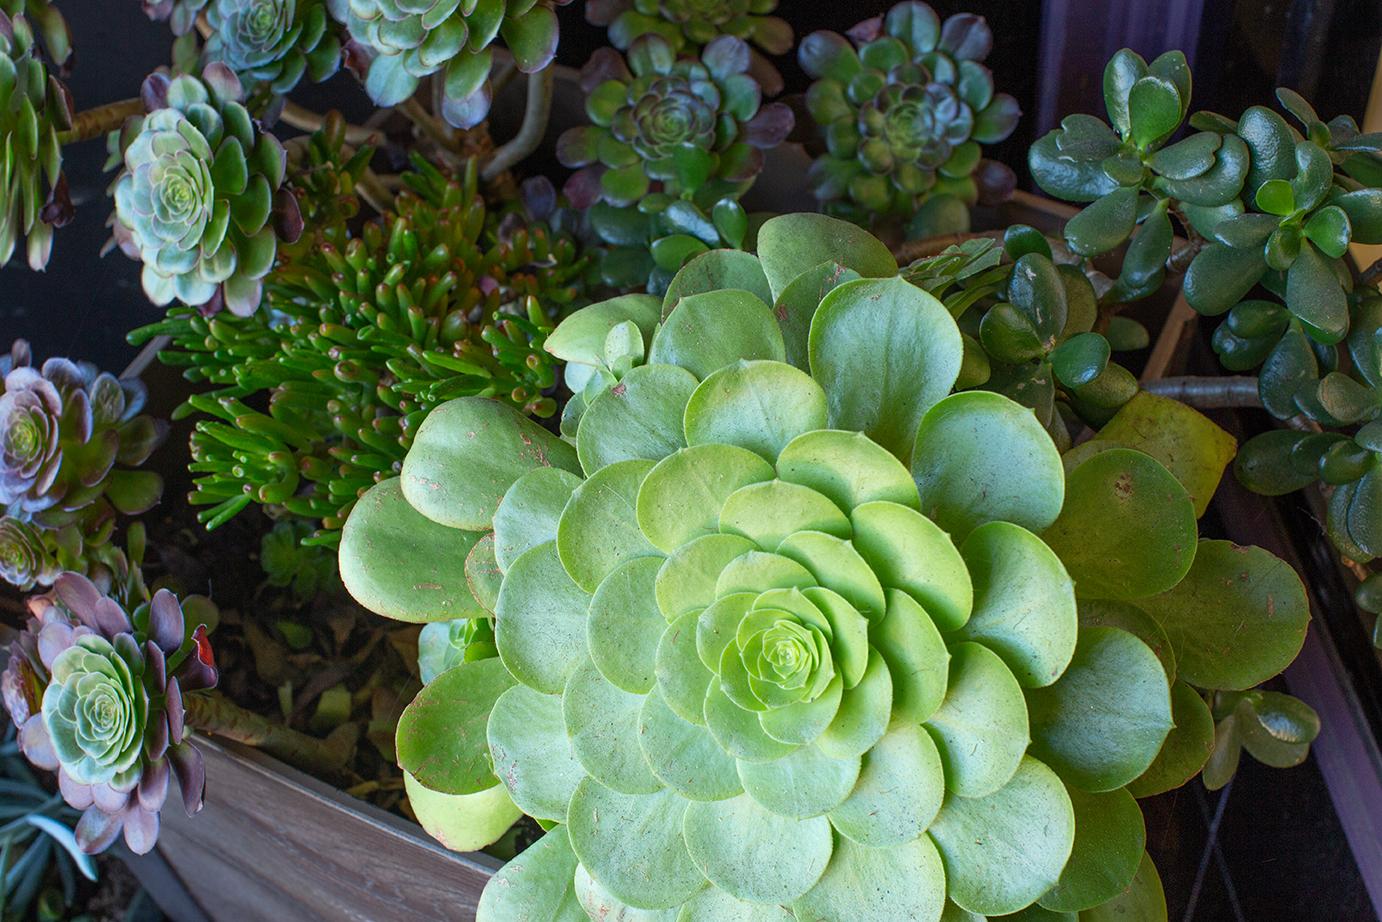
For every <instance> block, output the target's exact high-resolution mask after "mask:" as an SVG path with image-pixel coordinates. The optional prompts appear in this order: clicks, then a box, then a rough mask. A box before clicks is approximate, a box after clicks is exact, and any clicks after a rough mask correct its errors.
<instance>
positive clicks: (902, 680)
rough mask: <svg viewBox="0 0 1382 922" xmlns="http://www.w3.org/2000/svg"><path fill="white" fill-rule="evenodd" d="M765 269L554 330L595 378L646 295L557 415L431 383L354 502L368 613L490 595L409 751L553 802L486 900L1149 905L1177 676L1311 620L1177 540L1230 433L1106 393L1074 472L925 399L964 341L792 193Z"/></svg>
mask: <svg viewBox="0 0 1382 922" xmlns="http://www.w3.org/2000/svg"><path fill="white" fill-rule="evenodd" d="M821 253H830V254H835V255H836V259H839V260H841V262H842V263H844V264H847V265H848V266H849V267H850V268H849V269H848V270H846V269H845V267H844V265H841V264H840V263H834V262H831V263H825V264H819V263H817V259H818V258H819V255H820V254H821ZM758 254H759V255H758V257H757V258H756V259H755V258H754V257H751V256H748V255H747V254H743V253H737V252H729V251H718V252H712V253H709V254H705V255H703V256H702V257H700V258H699V259H698V260H696V261H694V262H693V263H692V264H690V265H688V266H687V268H686V269H684V270H683V272H682V273H681V275H679V276H678V277H677V279H675V280H674V281H673V283H672V288H671V290H669V292H668V294H667V295H666V298H665V300H663V301H661V302H659V301H658V300H657V299H653V298H649V297H648V296H637V295H635V296H625V297H624V298H621V299H617V300H616V301H615V302H605V303H602V304H597V305H593V306H592V307H590V308H588V309H586V310H584V311H581V312H578V313H577V314H575V315H573V317H572V318H570V319H569V320H568V321H566V322H565V323H564V324H563V325H562V327H560V328H559V330H558V333H557V334H554V337H553V339H554V341H555V342H557V343H559V344H560V345H561V346H562V348H563V350H564V351H567V352H570V353H572V354H584V355H587V356H591V357H594V358H592V360H591V361H590V362H589V364H590V365H591V366H592V367H596V366H597V365H598V364H599V363H600V362H601V359H600V356H603V355H605V354H607V352H606V345H605V344H606V341H607V340H613V339H616V338H617V339H621V340H623V339H630V338H631V337H632V336H635V335H637V336H641V335H642V330H641V328H639V327H638V323H637V320H638V319H639V318H640V317H641V316H643V315H644V314H645V313H648V312H652V313H657V314H665V316H663V317H662V320H661V323H660V324H658V325H657V326H656V329H655V332H654V333H653V334H652V336H651V342H650V343H649V344H648V348H647V362H646V363H640V364H635V365H632V366H631V367H628V368H627V369H625V370H623V371H622V373H621V374H619V375H618V376H617V377H616V378H615V382H617V383H607V384H606V385H605V386H604V387H603V388H598V389H596V391H595V393H594V396H593V397H592V398H591V399H590V400H589V402H588V405H587V406H586V407H585V409H584V412H583V413H582V414H581V416H580V418H579V421H578V424H577V426H576V430H575V435H574V438H572V439H570V440H569V441H563V440H559V439H557V438H556V437H554V436H552V435H551V434H550V433H548V432H547V431H546V430H543V429H541V428H540V427H538V426H536V425H534V424H532V423H531V422H529V421H526V420H524V419H522V418H521V417H518V416H517V415H515V414H513V413H512V412H511V411H509V410H507V409H506V408H504V407H502V406H501V405H499V404H497V403H494V402H492V401H484V400H476V399H462V400H458V401H454V402H452V403H449V404H445V405H443V406H442V407H439V408H438V409H437V410H436V411H434V413H433V414H432V415H431V416H430V417H429V419H428V420H427V422H426V423H425V424H424V426H423V427H422V429H421V431H420V432H419V434H418V437H417V439H416V441H415V442H414V445H413V447H412V449H411V450H410V452H409V455H408V457H407V459H406V460H405V462H404V468H403V474H402V477H401V478H400V479H399V480H396V481H390V482H388V483H385V484H381V485H380V486H378V487H375V488H374V489H373V490H372V491H371V492H370V493H368V494H367V495H366V496H365V497H364V498H363V499H362V501H361V502H360V503H359V504H358V505H357V506H356V509H355V510H354V512H353V513H352V515H351V517H350V519H349V521H348V522H347V526H346V530H345V535H344V540H343V542H342V547H341V554H340V560H341V567H342V576H343V578H344V580H345V582H346V585H347V588H348V589H349V590H350V591H351V592H352V593H353V594H354V595H355V596H356V598H357V599H358V600H359V601H361V602H362V603H363V604H365V605H366V606H367V607H370V608H371V609H373V610H375V611H377V612H379V613H381V614H384V615H387V616H390V617H394V618H399V619H402V620H409V621H424V622H431V621H437V620H450V619H453V618H456V617H471V618H473V617H480V618H491V617H492V618H493V619H494V630H495V642H496V645H497V647H498V651H499V657H498V658H497V659H492V658H490V659H479V660H475V661H472V662H468V663H464V664H461V665H458V666H455V667H453V668H452V669H450V670H447V671H445V672H443V673H441V674H440V675H438V676H436V677H435V678H434V679H433V680H432V682H431V683H430V684H429V685H428V686H427V688H426V689H424V690H423V692H422V693H420V695H419V697H418V698H417V700H416V701H415V702H414V704H413V705H412V706H411V707H410V708H409V709H408V710H407V711H406V712H405V714H404V717H403V718H402V720H401V721H400V724H399V732H398V739H397V751H398V756H399V760H400V764H401V765H402V766H403V768H404V769H405V770H406V771H407V772H408V773H409V779H410V785H411V788H410V790H411V791H412V792H413V794H414V796H415V800H414V807H415V809H416V808H418V806H419V801H418V800H417V799H416V797H417V796H418V795H420V796H421V797H422V798H423V800H422V803H423V804H424V807H423V809H421V810H419V813H420V815H421V814H422V813H423V812H424V811H426V812H430V811H437V813H438V814H439V813H440V812H441V811H443V810H445V811H446V815H447V817H448V819H454V818H455V817H457V816H461V815H465V816H468V817H470V818H472V819H474V818H475V817H487V818H491V819H493V818H494V817H496V816H497V817H498V820H499V821H500V822H502V824H503V825H506V824H507V820H508V819H509V818H510V817H511V816H512V812H511V810H512V805H513V804H516V805H517V807H518V808H521V809H522V810H523V811H524V812H527V813H529V814H530V815H532V816H535V817H537V818H538V819H541V820H543V821H545V822H549V823H560V824H563V825H562V826H561V827H559V828H557V829H554V830H553V831H552V832H550V833H548V835H547V836H546V837H545V838H544V839H543V840H541V842H539V843H538V844H537V845H536V846H534V847H533V848H532V849H531V850H530V851H529V852H528V853H526V854H525V855H524V857H523V859H522V860H520V861H517V862H515V863H513V864H511V865H510V866H509V867H508V868H506V869H505V870H504V871H502V872H501V873H500V874H499V875H498V876H497V877H496V878H495V881H494V883H492V884H491V885H490V887H489V888H488V889H487V891H486V894H485V897H484V899H483V900H482V904H481V908H480V917H481V918H482V919H487V920H490V919H510V918H519V917H530V916H531V915H533V914H534V913H537V914H545V915H546V916H549V917H552V918H563V919H566V918H579V917H580V910H578V909H577V908H576V906H577V905H578V904H579V905H580V906H581V907H583V909H584V911H585V912H587V913H589V914H590V915H591V917H592V918H599V917H603V916H602V914H607V913H612V914H618V913H620V912H631V911H634V910H646V911H650V912H658V911H664V910H665V912H666V917H667V918H673V917H675V918H679V919H711V918H714V919H723V918H730V917H741V916H742V917H747V915H748V914H750V913H758V914H767V916H771V917H774V918H777V917H781V918H788V917H789V916H788V914H787V910H786V908H785V907H789V906H790V907H791V910H792V912H793V913H794V914H795V916H796V917H797V918H802V919H807V918H809V919H816V918H843V917H852V916H867V917H869V918H926V919H936V918H939V917H940V915H941V913H942V911H943V910H944V909H945V908H946V906H947V901H950V902H953V903H954V904H956V905H957V906H959V907H963V908H964V909H966V910H968V911H971V912H978V913H984V914H1002V913H1007V912H1013V911H1017V910H1019V909H1022V908H1023V907H1025V906H1028V905H1030V904H1032V903H1034V902H1037V901H1040V903H1041V905H1042V906H1044V907H1046V908H1048V909H1051V910H1052V911H1077V910H1081V909H1085V908H1089V907H1092V906H1095V905H1104V904H1106V903H1108V902H1109V901H1110V900H1111V901H1113V902H1114V904H1116V903H1117V902H1118V901H1119V900H1122V899H1128V898H1131V897H1130V896H1129V894H1132V895H1133V897H1138V898H1140V897H1143V896H1146V897H1147V898H1149V899H1150V898H1151V896H1150V894H1151V893H1152V892H1153V891H1156V892H1157V893H1159V885H1158V884H1156V883H1155V872H1154V870H1152V869H1151V868H1150V865H1149V864H1146V863H1145V859H1144V856H1143V832H1142V823H1141V819H1140V815H1139V814H1138V812H1137V808H1136V804H1135V802H1134V800H1133V796H1134V795H1133V791H1136V792H1138V793H1151V792H1153V791H1155V790H1164V789H1167V788H1169V787H1174V786H1176V785H1178V784H1180V783H1183V782H1184V781H1185V780H1187V779H1188V778H1190V777H1192V776H1193V775H1194V774H1195V773H1196V772H1197V771H1198V770H1199V768H1200V766H1201V765H1203V763H1204V761H1205V759H1207V758H1208V756H1209V754H1210V750H1211V749H1212V748H1213V726H1212V720H1210V719H1209V717H1208V708H1207V706H1206V705H1205V703H1204V698H1203V697H1202V695H1201V693H1200V692H1199V691H1197V689H1199V688H1205V689H1211V688H1226V689H1240V688H1249V687H1251V686H1252V685H1254V684H1256V683H1257V682H1259V681H1261V680H1262V679H1263V678H1265V677H1267V676H1269V675H1272V674H1274V673H1275V672H1276V671H1279V670H1280V669H1281V668H1282V667H1283V666H1284V665H1285V664H1286V663H1287V662H1289V661H1290V659H1291V658H1292V657H1293V656H1294V654H1295V652H1296V650H1298V648H1299V645H1300V642H1301V639H1302V636H1303V630H1304V623H1305V620H1306V618H1307V617H1308V616H1307V614H1306V605H1305V600H1304V592H1303V588H1302V587H1301V586H1300V584H1299V580H1298V579H1296V577H1295V576H1294V574H1293V573H1292V572H1291V571H1290V569H1289V568H1288V567H1286V566H1285V564H1283V563H1282V562H1280V561H1278V560H1276V559H1275V558H1272V557H1271V555H1269V554H1266V553H1265V552H1263V551H1260V550H1256V549H1239V548H1233V547H1232V546H1230V545H1228V544H1227V543H1226V542H1212V541H1210V542H1202V543H1201V544H1200V547H1199V551H1198V553H1196V539H1195V531H1196V526H1195V519H1196V513H1197V510H1198V509H1200V508H1202V503H1205V502H1207V501H1208V493H1212V492H1213V488H1214V486H1215V485H1216V484H1217V481H1218V477H1219V474H1220V473H1221V472H1222V470H1223V467H1224V464H1225V463H1226V461H1227V458H1226V457H1224V456H1223V455H1222V444H1221V443H1220V441H1219V440H1221V439H1224V438H1227V436H1226V435H1224V434H1223V433H1222V432H1220V431H1218V430H1217V428H1216V427H1214V426H1213V425H1212V424H1211V423H1209V422H1208V421H1207V420H1205V419H1204V418H1203V417H1200V416H1199V415H1198V414H1195V413H1194V412H1193V411H1189V410H1186V409H1185V408H1180V409H1181V410H1183V411H1184V412H1185V413H1188V414H1190V417H1189V418H1186V417H1184V416H1181V415H1179V414H1178V413H1174V414H1168V413H1163V414H1162V415H1161V416H1159V418H1158V422H1161V423H1164V425H1162V426H1160V427H1151V428H1150V429H1149V428H1148V427H1146V426H1145V425H1140V424H1137V421H1135V420H1133V421H1129V420H1128V419H1126V418H1125V419H1124V420H1123V421H1121V422H1120V420H1119V418H1118V417H1115V418H1114V420H1113V421H1111V422H1110V423H1109V425H1108V426H1107V427H1105V430H1104V431H1103V433H1101V435H1102V438H1101V439H1100V440H1099V442H1098V444H1096V445H1093V447H1091V448H1087V449H1084V450H1083V453H1082V455H1080V456H1078V457H1073V458H1071V459H1068V463H1069V465H1070V470H1069V472H1068V473H1065V472H1063V471H1062V470H1061V468H1060V467H1058V465H1059V464H1060V459H1059V456H1058V455H1057V453H1056V450H1055V448H1054V446H1053V444H1052V442H1051V441H1050V438H1049V437H1048V436H1047V434H1046V433H1045V432H1044V431H1043V430H1042V428H1041V427H1040V425H1039V424H1038V422H1037V420H1035V419H1034V418H1033V416H1032V414H1031V413H1030V412H1028V411H1027V410H1025V409H1023V408H1021V407H1019V406H1018V405H1017V404H1015V403H1013V402H1011V401H1009V400H1008V399H1006V398H1004V397H1002V396H1000V395H996V394H992V393H984V392H964V393H960V394H956V395H953V396H947V394H948V393H949V392H950V390H951V387H952V385H953V384H954V382H955V380H956V378H957V376H958V375H959V373H960V368H961V365H962V362H963V346H962V341H961V337H960V333H959V330H958V329H957V327H956V326H955V324H954V321H953V320H952V319H951V318H950V316H949V314H948V313H947V312H946V311H945V310H944V308H943V307H942V306H941V305H940V304H939V303H938V302H936V301H935V300H934V299H933V298H931V297H930V296H928V295H926V294H925V293H924V292H922V291H921V290H920V289H918V288H916V287H914V286H912V285H911V284H909V283H907V282H905V281H903V280H902V279H900V278H897V277H896V271H897V267H896V264H895V263H894V262H893V261H892V257H891V255H890V254H889V253H888V251H887V249H886V248H885V247H883V246H882V245H881V244H880V243H878V242H877V241H875V240H873V239H872V238H869V237H867V235H864V234H863V233H862V232H860V231H858V230H857V229H855V228H854V227H853V226H851V225H847V224H843V223H841V222H837V221H834V220H832V219H830V218H825V217H821V216H814V215H794V216H787V217H783V218H779V219H774V220H772V221H769V222H768V223H767V224H765V225H764V226H763V228H762V230H761V232H760V234H759V238H758ZM749 263H752V266H750V265H749ZM754 270H756V272H757V275H756V276H754V274H753V271H754ZM823 279H829V280H828V281H825V282H824V283H823V281H822V280H823ZM808 291H809V292H811V294H810V295H809V296H808V295H807V292H808ZM755 292H761V293H762V296H760V295H759V294H756V293H755ZM823 292H824V294H823ZM634 303H638V304H640V305H641V306H640V307H639V308H632V307H631V306H630V305H631V304H634ZM770 304H771V306H770ZM630 322H632V323H633V327H634V329H633V330H630V329H629V327H628V326H627V324H629V323H630ZM615 331H621V332H618V333H616V332H615ZM611 334H614V335H611ZM615 351H616V352H618V353H620V354H628V350H627V349H624V348H623V347H620V348H619V349H616V350H615ZM883 354H886V355H887V356H888V357H889V361H888V363H887V364H886V365H885V366H884V368H883V369H882V372H881V374H880V369H879V366H878V356H879V355H883ZM598 370H599V369H598V368H597V371H598ZM1153 399H1154V398H1153ZM1132 406H1133V405H1132V404H1130V405H1129V408H1125V410H1124V411H1123V412H1124V413H1127V412H1128V411H1129V409H1130V408H1131V407H1132ZM1175 406H1176V407H1179V405H1175ZM1139 412H1146V411H1145V410H1139ZM1163 417H1164V418H1163ZM1148 432H1152V433H1157V432H1169V433H1171V435H1170V436H1169V443H1168V444H1159V443H1157V442H1156V441H1155V439H1154V438H1150V437H1149V436H1148V435H1147V433H1148ZM1229 441H1230V443H1231V440H1229ZM1128 445H1131V446H1133V447H1125V446H1128ZM1168 445H1175V446H1179V447H1180V448H1181V450H1182V452H1183V453H1181V454H1179V455H1177V453H1176V451H1174V450H1172V451H1169V452H1168V451H1167V448H1168ZM1206 445H1208V446H1209V447H1210V449H1209V450H1207V449H1206V448H1205V446H1206ZM1185 446H1194V449H1193V450H1190V451H1184V448H1185ZM1154 455H1155V456H1160V457H1163V458H1165V459H1166V461H1167V463H1168V464H1170V466H1171V469H1169V470H1168V468H1167V467H1166V466H1163V464H1162V463H1160V462H1159V461H1157V460H1156V459H1155V457H1154ZM1183 484H1188V485H1189V486H1187V485H1183ZM1205 491H1208V492H1205ZM1062 497H1063V498H1064V500H1063V501H1062ZM1038 535H1040V537H1038ZM1240 572H1241V574H1242V576H1243V577H1244V580H1241V581H1240V580H1239V579H1237V578H1225V577H1226V575H1227V574H1230V573H1232V574H1233V575H1234V576H1235V577H1236V576H1237V575H1238V574H1239V573H1240ZM1072 578H1073V585H1072ZM1250 587H1251V588H1250ZM1207 597H1209V600H1208V601H1206V598H1207ZM1228 649H1232V650H1234V654H1235V655H1225V652H1224V651H1225V650H1228ZM1177 669H1179V673H1177ZM1094 701H1098V702H1099V706H1098V707H1094V706H1091V703H1092V702H1094ZM1200 716H1203V717H1204V718H1205V719H1204V720H1203V721H1197V720H1195V719H1194V718H1197V717H1200ZM1173 722H1174V724H1175V728H1174V729H1173ZM1206 726H1207V727H1208V730H1207V733H1208V737H1207V738H1206V737H1205V735H1204V731H1205V727H1206ZM1170 734H1177V736H1176V738H1175V742H1176V744H1177V745H1164V744H1166V743H1167V740H1168V737H1169V735H1170ZM899 778H905V779H906V782H905V783H896V780H895V779H899ZM1129 785H1132V786H1133V791H1130V790H1129V788H1128V786H1129ZM495 789H499V790H500V791H502V792H504V795H505V796H503V797H500V796H499V795H498V794H497V793H495ZM510 801H511V803H510ZM487 805H488V806H487ZM438 825H440V826H442V827H445V828H444V830H443V831H444V832H445V833H446V834H449V833H450V832H451V831H452V829H451V828H450V827H446V824H445V823H441V824H437V823H433V827H435V826H438ZM433 827H429V828H433ZM630 829H637V830H639V834H638V835H636V836H631V835H629V830H630ZM496 834H497V833H496ZM443 839H444V841H450V840H449V839H447V837H446V835H443ZM1096 843H1097V844H1096ZM1016 855H1021V856H1022V857H1021V860H1015V859H1014V856H1016ZM630 907H633V909H632V910H631V909H630ZM773 913H777V915H776V916H773V915H772V914H773ZM755 917H756V916H755Z"/></svg>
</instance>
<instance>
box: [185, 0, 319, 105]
mask: <svg viewBox="0 0 1382 922" xmlns="http://www.w3.org/2000/svg"><path fill="white" fill-rule="evenodd" d="M206 19H207V24H208V25H209V26H210V27H211V35H210V37H209V38H208V39H207V42H206V48H205V50H204V52H203V59H204V60H205V61H207V62H212V61H219V62H221V63H222V64H224V65H225V66H226V67H229V68H230V69H231V70H232V71H234V72H235V74H236V75H237V76H238V77H239V78H240V81H241V82H242V83H243V84H244V85H245V87H246V89H247V90H248V91H250V92H251V93H253V92H255V91H256V90H257V89H259V88H261V87H263V88H266V89H267V90H268V91H269V92H271V93H274V94H276V95H282V94H284V93H288V92H291V91H292V89H293V88H294V87H296V86H297V85H298V81H300V80H301V79H302V77H303V75H304V74H306V75H307V76H308V77H310V78H311V79H312V81H313V82H315V83H320V82H322V81H323V80H325V79H327V78H328V77H330V76H331V75H332V74H334V73H336V71H337V70H338V69H339V67H340V63H341V41H340V39H339V38H338V37H337V36H336V30H335V28H334V26H333V25H332V23H331V20H330V19H329V18H328V16H327V12H326V0H213V2H212V4H211V5H210V7H208V9H207V11H206Z"/></svg>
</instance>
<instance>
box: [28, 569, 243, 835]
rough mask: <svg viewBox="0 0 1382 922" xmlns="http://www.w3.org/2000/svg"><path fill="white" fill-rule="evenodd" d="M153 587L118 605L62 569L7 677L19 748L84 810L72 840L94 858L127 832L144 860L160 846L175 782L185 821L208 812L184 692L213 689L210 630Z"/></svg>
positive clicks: (36, 601) (37, 602)
mask: <svg viewBox="0 0 1382 922" xmlns="http://www.w3.org/2000/svg"><path fill="white" fill-rule="evenodd" d="M134 585H138V586H139V587H140V588H141V589H142V582H139V581H136V583H135V584H134ZM117 589H118V587H117ZM146 592H147V591H146V590H145V594H142V595H140V594H136V595H134V596H133V597H129V598H128V600H127V601H126V602H125V604H122V603H121V602H120V601H118V600H117V599H116V598H115V597H112V596H111V595H108V594H106V593H104V592H102V591H101V590H100V589H98V588H97V587H96V585H95V584H93V583H92V582H91V581H90V580H88V579H87V578H86V577H84V576H81V575H80V574H77V573H64V574H62V575H61V576H60V577H59V578H58V580H57V583H56V585H55V587H54V591H53V592H52V593H51V594H48V595H43V596H35V597H33V598H32V599H30V601H29V608H30V611H31V613H32V617H31V618H30V620H29V623H28V626H27V628H26V630H25V631H24V632H23V633H22V634H21V635H20V636H19V638H18V639H17V640H15V641H14V642H13V643H12V644H11V645H10V651H9V653H10V655H9V664H8V665H7V667H6V669H5V673H4V679H3V689H4V701H5V706H6V709H7V710H8V711H9V715H10V718H11V719H12V720H13V721H14V723H15V725H16V726H17V727H19V737H18V741H19V749H20V751H21V752H22V753H23V754H24V757H25V758H26V759H28V760H29V762H30V763H32V764H33V765H34V766H35V767H37V768H41V769H45V770H48V771H54V772H57V774H58V788H59V790H60V792H61V794H62V797H63V799H64V800H66V802H67V803H68V805H69V806H71V807H73V808H74V809H77V810H81V811H83V813H82V817H81V819H80V820H79V821H78V822H77V826H76V830H75V833H76V841H77V843H78V845H79V846H80V847H81V849H82V851H84V852H87V853H91V854H94V853H96V852H100V851H104V850H105V849H106V848H107V847H109V846H110V845H111V844H112V843H113V842H114V841H115V839H116V838H117V837H118V836H120V835H121V833H123V834H124V839H125V844H126V845H127V846H128V847H129V849H130V850H131V851H133V852H135V853H136V854H144V853H145V852H147V851H149V850H150V849H151V848H153V846H154V842H155V841H156V839H157V838H158V815H159V811H160V810H161V809H162V807H163V804H164V801H165V799H166V798H167V795H168V787H169V781H170V779H172V780H175V781H176V782H177V784H178V787H179V789H180V791H181V793H182V800H183V806H184V807H185V808H186V810H187V813H188V815H189V816H190V815H192V814H194V813H196V812H197V811H199V810H200V809H201V804H202V790H203V788H204V786H205V783H206V777H205V770H204V768H203V762H202V757H201V754H200V753H199V752H198V751H197V749H196V747H195V746H194V745H193V744H192V742H191V740H190V739H188V738H187V732H186V727H187V723H186V710H185V709H186V708H187V707H188V706H189V705H188V703H187V702H186V701H185V700H184V698H183V695H184V693H193V692H197V691H200V690H203V689H207V688H210V687H212V686H213V685H215V684H216V667H215V662H214V659H213V658H212V654H211V647H210V644H209V643H208V641H207V639H206V626H205V625H201V626H199V627H198V626H195V625H189V624H187V623H186V620H185V618H184V610H183V606H182V605H181V604H180V603H179V601H178V599H177V597H176V596H175V595H173V593H171V592H169V591H168V590H166V589H161V590H159V591H158V592H156V593H154V594H153V595H152V596H151V597H150V596H148V595H147V594H146ZM116 595H123V593H121V592H119V591H117V592H116Z"/></svg>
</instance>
